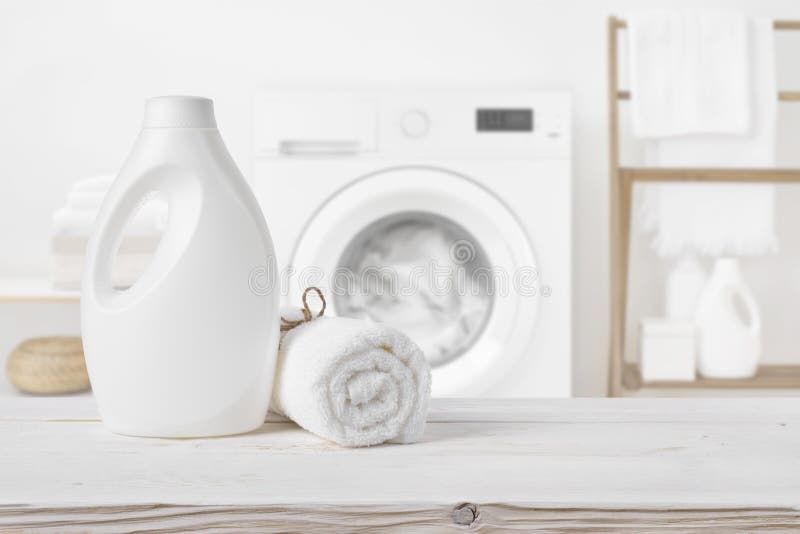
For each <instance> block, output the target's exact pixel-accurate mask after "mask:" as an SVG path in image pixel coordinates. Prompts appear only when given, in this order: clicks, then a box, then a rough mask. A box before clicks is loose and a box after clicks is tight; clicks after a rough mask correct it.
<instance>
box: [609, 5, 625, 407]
mask: <svg viewBox="0 0 800 534" xmlns="http://www.w3.org/2000/svg"><path fill="white" fill-rule="evenodd" d="M617 24H618V19H616V18H614V17H609V19H608V51H607V54H608V167H609V171H608V182H609V193H608V212H609V213H608V218H609V229H608V231H609V236H608V239H609V246H610V254H609V331H610V335H609V351H608V352H609V354H608V360H609V361H608V394H609V395H611V396H612V397H617V396H619V395H621V394H622V392H623V389H622V365H623V344H624V321H623V316H624V313H625V310H624V308H625V302H624V297H623V296H622V295H623V293H624V291H625V279H624V278H623V276H624V275H623V272H622V271H623V268H624V266H623V263H622V262H623V254H624V252H623V228H622V227H623V223H622V214H621V210H622V209H623V206H621V203H622V200H623V199H622V191H621V189H620V186H621V184H620V178H621V176H620V173H619V109H618V107H617V100H616V98H615V97H616V94H617V83H618V75H619V74H618V72H617V62H618V50H617V48H618V47H617V44H618V43H617Z"/></svg>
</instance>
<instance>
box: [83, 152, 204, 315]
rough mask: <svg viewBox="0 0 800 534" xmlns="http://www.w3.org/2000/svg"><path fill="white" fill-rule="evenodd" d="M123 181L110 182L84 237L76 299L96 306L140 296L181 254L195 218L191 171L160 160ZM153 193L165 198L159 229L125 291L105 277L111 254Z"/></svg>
mask: <svg viewBox="0 0 800 534" xmlns="http://www.w3.org/2000/svg"><path fill="white" fill-rule="evenodd" d="M125 182H126V183H127V184H128V185H127V186H126V187H125V188H124V189H122V190H118V189H117V188H116V187H115V185H116V183H115V184H112V186H111V189H110V190H109V192H108V198H107V199H106V201H105V202H104V204H103V206H102V207H101V209H100V214H99V215H98V217H97V221H96V223H95V229H94V232H93V234H92V237H91V238H90V240H89V249H88V250H89V254H88V257H87V262H86V270H85V272H84V277H83V287H82V298H89V299H92V300H93V301H94V302H95V303H97V304H98V305H100V306H106V307H116V306H124V305H127V304H130V303H132V302H134V301H135V300H137V299H138V298H140V297H141V296H142V295H143V294H144V293H145V292H146V291H147V290H148V289H149V288H150V287H151V286H152V285H154V284H155V283H156V282H157V281H158V279H159V277H160V276H161V274H162V273H164V272H166V271H167V270H169V269H170V268H171V266H172V265H173V264H175V263H176V262H177V261H178V260H179V258H180V257H181V256H182V255H183V251H184V249H185V247H186V245H187V244H188V243H189V242H190V241H191V238H192V235H193V234H194V230H195V226H196V224H197V221H198V219H199V217H200V209H201V205H202V197H203V188H202V184H201V180H200V178H199V176H197V175H195V174H194V173H192V172H189V171H187V170H184V169H181V168H178V167H175V166H172V165H164V166H160V167H156V168H154V169H150V170H149V171H146V172H144V173H141V174H139V175H137V176H132V177H129V178H126V179H125ZM153 194H162V195H164V197H165V198H166V201H167V222H166V225H165V228H164V231H163V232H162V234H161V239H160V241H159V244H158V246H157V247H156V251H155V253H154V254H153V257H152V259H151V260H150V262H149V263H148V265H147V267H145V269H144V271H143V272H142V274H141V276H140V277H139V279H138V280H137V281H136V282H135V283H134V284H133V285H132V286H131V287H130V288H128V289H127V290H125V291H117V290H115V289H114V287H113V286H112V282H111V261H112V258H113V256H114V253H115V252H116V251H117V249H118V248H119V245H120V243H121V241H122V236H123V231H124V230H125V227H126V226H127V225H128V223H129V222H130V220H131V219H132V218H133V217H134V216H135V214H136V212H137V210H138V208H139V207H140V206H142V205H143V203H144V202H146V201H147V200H148V198H150V197H151V196H152V195H153Z"/></svg>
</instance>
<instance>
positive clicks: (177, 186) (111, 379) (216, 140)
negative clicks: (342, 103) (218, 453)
mask: <svg viewBox="0 0 800 534" xmlns="http://www.w3.org/2000/svg"><path fill="white" fill-rule="evenodd" d="M154 192H157V193H159V194H160V196H163V197H164V198H165V199H166V201H167V204H168V218H167V224H166V228H165V229H164V233H163V236H162V238H161V241H160V243H159V246H158V248H157V250H156V252H155V254H154V256H153V259H152V261H151V263H150V264H149V265H148V266H147V268H146V269H145V270H144V272H143V274H142V275H141V277H140V278H139V279H138V280H137V281H136V283H135V284H134V285H133V286H131V287H130V288H129V289H127V290H124V291H119V290H117V289H115V288H114V287H112V284H111V262H112V256H113V255H114V253H115V250H116V248H117V247H118V246H119V243H120V239H121V236H122V233H123V231H124V228H125V226H126V223H127V222H128V221H129V220H131V218H132V216H133V215H134V213H135V212H136V211H137V208H138V207H139V206H140V205H142V203H143V202H144V201H146V199H148V198H149V197H150V196H151V195H153V193H154ZM276 280H277V274H276V262H275V254H274V249H273V244H272V240H271V238H270V235H269V231H268V229H267V225H266V222H265V221H264V216H263V215H262V213H261V209H260V207H259V205H258V203H257V201H256V199H255V197H254V196H253V193H252V191H251V190H250V188H249V186H248V185H247V183H246V182H245V180H244V178H243V177H242V174H241V173H240V172H239V170H238V169H237V167H236V164H235V163H234V162H233V160H232V159H231V156H230V154H229V153H228V151H227V149H226V148H225V145H224V143H223V141H222V138H221V137H220V134H219V131H218V130H217V125H216V121H215V118H214V107H213V103H212V101H211V100H209V99H206V98H197V97H184V96H169V97H159V98H153V99H150V100H148V101H147V104H146V108H145V118H144V126H143V129H142V131H141V133H140V135H139V137H138V139H137V141H136V143H135V145H134V147H133V151H132V153H131V154H130V156H129V158H128V160H127V162H126V163H125V165H124V167H123V168H122V170H121V171H120V173H119V176H118V177H117V179H116V181H115V182H114V183H113V185H112V187H111V189H110V190H109V192H108V194H107V196H106V198H105V200H104V202H103V205H102V207H101V209H100V213H99V214H98V217H97V221H96V223H95V229H94V233H93V235H92V237H91V239H90V241H89V247H88V253H87V260H86V266H85V272H84V278H83V287H82V292H81V323H82V334H83V345H84V351H85V354H86V364H87V368H88V371H89V377H90V379H91V383H92V388H93V390H94V395H95V397H96V399H97V404H98V407H99V410H100V415H101V416H102V418H103V421H104V422H105V424H106V425H107V426H108V427H109V428H110V429H111V430H112V431H114V432H117V433H120V434H129V435H135V436H157V437H193V436H212V435H224V434H236V433H240V432H247V431H250V430H253V429H255V428H257V427H259V426H260V425H261V424H262V423H263V421H264V416H265V415H266V412H267V408H268V404H269V399H270V395H271V392H272V381H273V374H274V368H275V358H276V354H277V344H278V321H279V310H278V297H279V294H278V288H277V287H276Z"/></svg>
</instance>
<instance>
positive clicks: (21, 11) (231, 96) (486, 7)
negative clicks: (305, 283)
mask: <svg viewBox="0 0 800 534" xmlns="http://www.w3.org/2000/svg"><path fill="white" fill-rule="evenodd" d="M658 7H664V8H670V9H671V8H681V7H709V8H729V9H740V10H741V11H743V12H744V13H746V14H748V15H753V16H767V17H770V18H774V19H800V4H798V3H797V2H796V1H795V0H726V1H721V0H720V1H711V0H702V1H697V0H685V1H680V0H669V1H667V0H662V1H656V0H647V1H643V0H637V1H633V0H631V1H612V0H559V1H555V0H491V1H490V0H440V1H430V0H424V1H423V0H403V1H402V2H397V1H395V2H390V1H378V2H376V1H367V0H364V1H356V0H337V1H322V0H319V1H296V2H278V1H256V0H232V1H225V2H222V1H206V0H191V1H190V0H183V1H181V0H169V1H151V0H140V1H137V2H123V1H118V0H110V1H109V0H94V1H90V0H77V1H70V2H62V1H58V0H3V1H2V2H0V117H1V119H0V176H1V177H2V179H0V278H2V279H3V280H5V282H3V283H4V287H5V288H6V289H5V290H4V291H6V293H13V292H14V291H15V290H14V289H13V287H12V288H11V289H9V287H10V286H13V284H14V280H18V279H25V280H29V279H47V278H48V276H49V265H50V258H49V254H50V249H49V242H50V241H49V239H50V235H51V229H52V214H53V213H54V212H55V211H56V210H57V209H58V208H59V207H61V206H62V205H63V204H64V199H65V198H66V197H67V195H68V193H69V191H70V188H71V186H72V184H73V183H75V182H76V181H78V180H80V179H81V178H85V177H87V176H92V175H97V174H103V173H109V172H111V173H113V172H116V170H117V169H119V167H120V166H121V164H122V163H123V162H124V160H125V157H126V156H127V154H128V152H129V150H130V148H131V146H132V144H133V142H134V139H135V137H136V135H137V133H138V130H139V128H140V124H141V116H142V110H143V102H144V100H145V98H147V97H150V96H155V95H166V94H196V95H203V96H207V97H210V98H213V99H214V101H215V107H216V113H217V122H218V125H219V129H220V131H221V133H222V135H223V137H224V139H225V141H226V144H227V146H228V148H229V150H230V152H231V154H232V156H233V158H234V160H236V162H237V163H238V165H239V166H240V168H241V169H242V172H243V173H244V174H245V177H246V178H248V180H252V177H253V168H254V163H253V154H252V152H253V130H254V126H253V105H254V104H253V99H254V95H255V94H256V93H257V92H258V91H259V90H263V89H270V90H276V89H287V90H290V89H293V88H297V87H301V88H305V89H307V88H309V87H310V88H319V89H320V90H330V89H342V88H344V89H353V88H356V89H359V90H362V89H363V90H373V89H380V88H384V87H391V88H395V89H396V88H407V89H409V90H413V89H418V88H420V87H425V88H445V89H448V88H452V89H470V90H507V89H512V90H541V91H566V92H568V93H569V94H570V95H571V97H572V119H571V127H572V146H571V148H572V190H571V204H572V206H571V207H572V229H571V235H572V239H571V243H570V248H571V251H572V273H571V281H572V293H571V295H572V296H571V303H572V332H571V340H572V350H571V353H572V371H571V372H572V376H571V381H572V393H573V394H574V395H578V396H603V395H606V394H607V383H608V374H607V373H608V347H609V345H608V340H609V315H608V309H609V285H608V280H609V271H608V265H609V241H608V226H609V222H608V221H609V209H608V191H609V172H608V169H609V152H608V143H609V137H608V111H609V109H608V90H607V84H608V79H607V59H608V58H607V54H608V48H607V38H608V36H607V18H608V17H609V16H610V15H617V16H620V17H625V15H626V14H627V13H628V12H630V11H632V10H643V9H650V8H658ZM620 52H621V54H625V53H626V47H625V43H624V42H623V43H621V50H620ZM776 55H777V73H778V86H779V88H782V89H787V90H791V89H796V90H800V69H797V67H796V66H797V65H798V62H797V58H798V57H800V32H780V33H779V34H778V35H777V36H776ZM626 76H627V72H626V68H625V62H624V61H621V77H620V79H621V86H622V87H623V88H624V87H625V83H626V82H625V78H626ZM622 108H623V111H622V117H621V124H622V125H623V126H622V128H623V130H622V133H623V138H625V137H626V134H627V133H629V130H628V129H626V128H628V127H627V126H625V124H626V122H627V119H626V113H627V112H626V111H625V109H624V105H623V106H622ZM778 131H779V135H778V140H779V141H778V147H777V148H778V159H779V164H780V165H785V166H792V165H794V166H800V150H798V149H797V145H796V142H794V140H796V139H797V138H798V135H800V134H799V133H798V132H800V104H781V105H780V112H779V122H778ZM641 148H642V147H641V146H640V145H639V144H637V143H636V142H623V145H622V154H623V160H624V161H625V162H626V163H628V164H631V165H634V164H638V163H640V162H641V161H643V159H642V158H643V155H642V150H641ZM795 188H797V189H800V187H798V186H781V188H780V191H779V194H778V208H777V212H778V214H779V216H778V221H777V233H778V236H779V239H780V244H781V248H780V252H779V253H777V254H772V255H770V256H768V257H766V256H765V257H763V258H755V259H752V260H748V261H747V262H745V264H744V267H743V268H744V270H745V272H746V274H747V277H748V279H749V280H750V282H751V286H752V287H753V289H754V291H755V292H756V293H757V295H758V297H759V301H760V304H761V309H762V317H763V324H764V337H763V339H764V354H765V358H766V361H767V362H774V363H792V362H794V363H800V357H798V354H797V349H796V348H795V347H796V346H797V343H798V341H800V340H799V339H798V336H797V335H796V334H795V331H796V328H794V325H793V321H794V320H795V317H796V315H797V314H796V313H795V312H794V301H795V299H797V298H798V297H800V249H799V248H798V246H797V244H796V243H797V242H796V236H795V235H794V234H795V233H796V232H795V229H797V228H798V227H800V224H799V223H800V219H799V218H800V215H799V213H800V210H797V209H796V206H799V205H800V192H798V191H795ZM265 215H266V218H267V222H268V223H269V224H270V225H272V221H271V219H270V213H266V214H265ZM649 239H650V238H649V237H648V236H646V235H645V234H643V233H637V232H636V231H635V230H634V234H633V243H632V251H631V267H630V273H631V275H630V276H631V289H630V305H629V310H630V312H629V315H630V317H631V318H629V321H630V326H629V328H628V332H627V335H628V336H629V339H628V341H627V343H628V351H627V352H628V353H629V358H635V357H636V351H637V348H636V347H637V343H638V342H637V340H636V339H635V338H634V337H632V336H636V335H638V334H637V326H636V325H637V321H638V318H639V317H642V316H647V315H658V314H659V313H660V310H661V309H662V308H663V305H664V303H663V296H662V295H663V288H662V286H663V283H664V282H663V281H664V279H665V277H666V276H667V273H668V272H669V270H670V267H671V265H670V264H669V263H667V262H665V261H663V260H662V259H661V258H659V257H658V256H657V255H656V254H654V253H653V252H652V250H651V249H650V247H649V246H648V242H649ZM707 266H709V267H710V263H708V265H707ZM9 280H10V281H9ZM31 291H33V290H31ZM33 292H35V291H33ZM79 329H80V325H79V316H78V304H77V303H76V302H74V301H66V302H48V303H46V304H45V303H41V302H35V301H24V300H19V301H13V302H11V301H9V302H3V303H0V361H2V359H3V358H5V355H6V354H8V353H9V352H10V351H11V350H12V349H13V347H14V346H15V345H17V344H18V343H19V342H20V341H21V340H22V339H24V338H27V337H31V336H35V335H50V334H56V333H58V334H78V333H79ZM767 354H769V356H766V355H767ZM0 389H2V390H3V391H9V392H10V391H13V389H12V386H11V385H10V384H8V383H7V382H6V381H5V380H4V379H0Z"/></svg>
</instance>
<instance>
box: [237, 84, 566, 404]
mask: <svg viewBox="0 0 800 534" xmlns="http://www.w3.org/2000/svg"><path fill="white" fill-rule="evenodd" d="M253 112H254V125H253V126H254V128H253V141H254V158H253V169H252V171H253V172H252V178H251V179H252V182H253V183H252V185H253V189H254V191H255V192H256V196H257V198H258V200H259V202H260V204H261V206H262V208H263V210H264V215H265V217H266V219H267V222H268V224H269V226H270V229H271V232H272V237H273V239H274V241H275V246H276V253H277V255H278V258H277V259H278V265H279V267H280V271H281V272H280V276H279V278H280V280H281V287H280V291H281V293H282V295H283V298H284V302H285V303H286V304H288V305H299V304H300V297H301V295H302V292H303V289H304V288H306V287H309V286H317V287H319V288H321V289H322V291H323V292H324V294H325V295H326V300H327V304H328V308H327V311H326V314H331V315H337V316H348V317H356V318H361V319H365V320H370V321H377V322H382V323H386V324H389V325H390V326H392V327H394V328H397V329H398V330H401V331H402V332H404V333H405V334H407V335H408V336H409V337H410V338H411V339H413V340H414V341H415V342H416V343H417V344H418V345H419V346H420V347H421V348H422V350H423V352H424V353H425V355H426V358H427V359H428V361H429V362H430V364H431V369H432V377H433V381H432V384H433V385H432V387H433V395H434V396H436V397H566V396H569V395H570V392H571V349H570V348H571V343H570V339H571V312H570V302H571V163H570V159H571V150H570V146H571V140H570V99H569V95H568V94H566V93H560V92H534V91H447V90H435V91H332V92H324V91H301V90H299V91H280V92H270V91H266V92H262V93H259V94H257V95H256V97H255V100H254V106H253Z"/></svg>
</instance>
